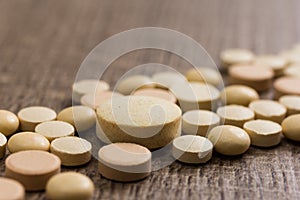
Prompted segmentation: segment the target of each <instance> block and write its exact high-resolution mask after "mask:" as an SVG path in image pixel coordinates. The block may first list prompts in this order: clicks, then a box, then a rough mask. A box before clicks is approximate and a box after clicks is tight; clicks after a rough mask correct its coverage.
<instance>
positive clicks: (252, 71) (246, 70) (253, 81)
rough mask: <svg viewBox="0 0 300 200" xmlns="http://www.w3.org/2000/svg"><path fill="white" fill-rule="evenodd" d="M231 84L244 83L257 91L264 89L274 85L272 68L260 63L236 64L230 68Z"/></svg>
mask: <svg viewBox="0 0 300 200" xmlns="http://www.w3.org/2000/svg"><path fill="white" fill-rule="evenodd" d="M229 76H230V82H231V84H242V85H247V86H249V87H252V88H253V89H255V90H256V91H264V90H267V89H269V88H271V86H272V78H273V77H274V72H273V70H272V69H270V68H267V67H262V66H258V65H253V64H251V65H234V66H232V67H230V69H229Z"/></svg>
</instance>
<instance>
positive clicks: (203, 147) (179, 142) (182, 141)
mask: <svg viewBox="0 0 300 200" xmlns="http://www.w3.org/2000/svg"><path fill="white" fill-rule="evenodd" d="M212 150H213V144H212V143H211V142H210V141H209V140H208V139H207V138H205V137H201V136H196V135H184V136H180V137H177V138H175V139H174V140H173V149H172V155H173V157H174V158H175V159H177V160H179V161H181V162H184V163H191V164H199V163H206V162H208V161H209V160H210V159H211V157H212Z"/></svg>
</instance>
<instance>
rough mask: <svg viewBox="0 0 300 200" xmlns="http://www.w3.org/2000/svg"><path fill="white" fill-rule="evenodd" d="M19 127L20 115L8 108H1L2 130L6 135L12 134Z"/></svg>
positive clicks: (0, 121) (0, 129)
mask: <svg viewBox="0 0 300 200" xmlns="http://www.w3.org/2000/svg"><path fill="white" fill-rule="evenodd" d="M18 128H19V119H18V117H17V116H16V115H15V114H14V113H12V112H10V111H7V110H0V132H1V133H3V134H4V135H5V136H10V135H12V134H13V133H15V132H16V131H17V130H18Z"/></svg>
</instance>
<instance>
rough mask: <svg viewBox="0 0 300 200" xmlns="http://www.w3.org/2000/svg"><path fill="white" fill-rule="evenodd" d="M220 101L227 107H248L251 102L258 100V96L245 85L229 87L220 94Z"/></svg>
mask: <svg viewBox="0 0 300 200" xmlns="http://www.w3.org/2000/svg"><path fill="white" fill-rule="evenodd" d="M221 99H222V102H223V103H224V104H227V105H230V104H236V105H242V106H248V105H249V103H250V102H251V101H254V100H257V99H259V95H258V93H257V92H256V90H254V89H253V88H251V87H248V86H246V85H230V86H227V87H225V88H224V89H223V91H222V92H221Z"/></svg>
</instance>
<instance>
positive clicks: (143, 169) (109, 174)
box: [98, 143, 151, 182]
mask: <svg viewBox="0 0 300 200" xmlns="http://www.w3.org/2000/svg"><path fill="white" fill-rule="evenodd" d="M98 159H99V172H100V174H101V175H102V176H104V177H105V178H107V179H111V180H114V181H121V182H130V181H137V180H141V179H144V178H146V177H147V176H149V175H150V172H151V152H150V151H149V150H148V149H147V148H145V147H143V146H140V145H137V144H133V143H113V144H109V145H106V146H104V147H102V148H101V149H100V150H99V152H98Z"/></svg>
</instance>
